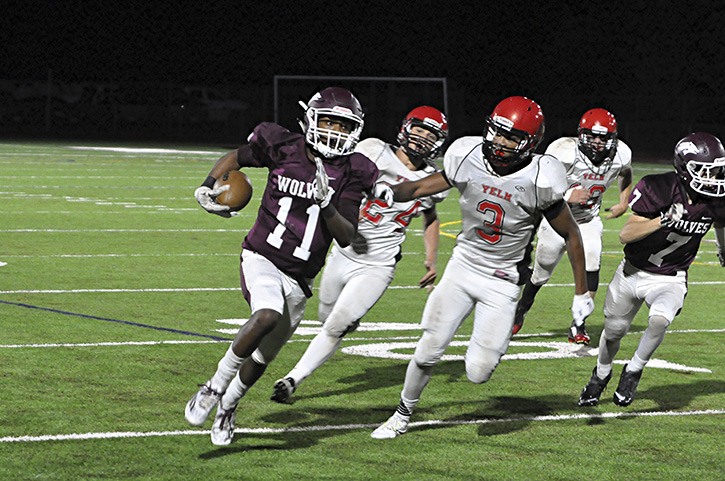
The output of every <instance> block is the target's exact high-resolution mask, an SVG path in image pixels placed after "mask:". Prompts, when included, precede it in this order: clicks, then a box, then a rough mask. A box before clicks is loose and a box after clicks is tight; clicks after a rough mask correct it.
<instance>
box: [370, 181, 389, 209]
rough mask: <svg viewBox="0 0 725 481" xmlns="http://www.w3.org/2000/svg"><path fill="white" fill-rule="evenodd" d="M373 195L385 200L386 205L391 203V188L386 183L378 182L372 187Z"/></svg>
mask: <svg viewBox="0 0 725 481" xmlns="http://www.w3.org/2000/svg"><path fill="white" fill-rule="evenodd" d="M373 195H374V196H375V197H376V198H378V199H380V200H382V201H383V202H385V204H386V205H387V206H391V205H393V202H394V200H393V189H391V188H390V186H389V185H388V184H385V183H383V182H379V183H377V184H375V187H373Z"/></svg>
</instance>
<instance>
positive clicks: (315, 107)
mask: <svg viewBox="0 0 725 481" xmlns="http://www.w3.org/2000/svg"><path fill="white" fill-rule="evenodd" d="M300 106H301V107H302V109H303V110H304V111H305V115H304V117H303V118H302V120H301V121H300V126H301V127H302V132H303V133H304V134H305V140H306V141H307V145H309V146H310V147H311V148H312V149H313V150H315V151H316V152H317V153H319V154H320V155H321V156H322V157H324V158H326V159H331V158H333V157H338V156H340V155H347V154H350V153H352V151H353V149H354V148H355V145H357V143H358V141H359V140H360V134H361V133H362V129H363V125H364V124H365V122H364V121H363V115H364V114H363V111H362V107H361V106H360V102H358V100H357V98H355V96H354V95H353V94H352V93H351V92H350V91H349V90H346V89H344V88H342V87H328V88H326V89H323V90H320V91H319V92H317V93H316V94H315V95H313V96H312V98H311V99H310V101H309V102H307V103H304V102H302V101H300ZM322 117H330V118H333V119H338V120H342V121H343V122H348V123H351V124H352V128H351V129H350V132H349V133H346V132H339V131H336V130H330V129H324V128H321V127H319V124H318V122H319V120H320V118H322Z"/></svg>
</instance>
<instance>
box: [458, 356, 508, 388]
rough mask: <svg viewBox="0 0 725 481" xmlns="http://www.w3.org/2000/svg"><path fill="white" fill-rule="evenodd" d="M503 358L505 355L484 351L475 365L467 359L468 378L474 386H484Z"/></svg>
mask: <svg viewBox="0 0 725 481" xmlns="http://www.w3.org/2000/svg"><path fill="white" fill-rule="evenodd" d="M501 356H503V354H501V353H500V352H497V351H493V350H491V349H484V350H483V351H481V353H480V355H479V359H477V360H476V362H475V363H474V362H469V361H468V359H466V377H468V380H469V381H471V382H472V383H474V384H482V383H484V382H486V381H488V380H489V379H491V375H492V374H493V371H495V370H496V366H498V363H499V362H500V361H501Z"/></svg>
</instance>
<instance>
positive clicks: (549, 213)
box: [543, 199, 564, 221]
mask: <svg viewBox="0 0 725 481" xmlns="http://www.w3.org/2000/svg"><path fill="white" fill-rule="evenodd" d="M563 208H564V199H561V200H560V201H558V202H554V203H553V204H551V205H550V206H549V207H547V208H546V209H545V210H544V212H543V214H544V217H546V220H548V221H551V219H554V218H556V216H558V215H559V214H561V210H562V209H563Z"/></svg>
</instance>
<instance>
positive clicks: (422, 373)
mask: <svg viewBox="0 0 725 481" xmlns="http://www.w3.org/2000/svg"><path fill="white" fill-rule="evenodd" d="M432 373H433V367H432V366H426V367H420V366H418V364H417V363H416V362H415V360H413V359H411V361H410V363H408V369H406V371H405V382H404V383H403V392H401V393H400V405H399V406H398V412H399V413H400V414H407V415H410V414H409V413H412V412H413V409H415V406H416V405H417V404H418V401H419V400H420V395H421V393H422V392H423V389H425V387H426V386H427V385H428V381H430V377H431V374H432ZM403 408H405V409H403ZM406 411H407V413H406Z"/></svg>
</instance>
